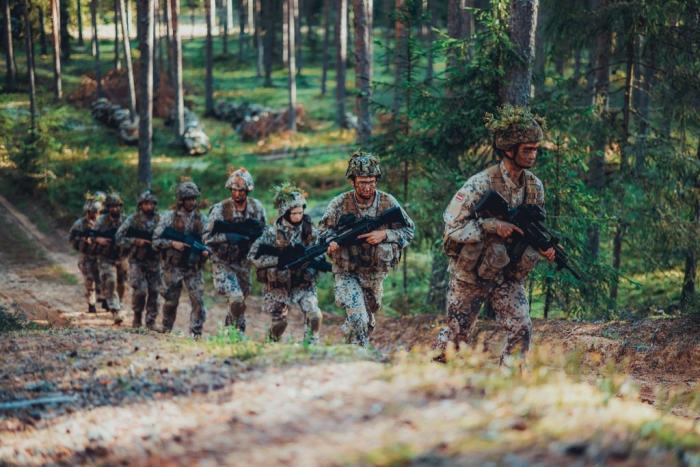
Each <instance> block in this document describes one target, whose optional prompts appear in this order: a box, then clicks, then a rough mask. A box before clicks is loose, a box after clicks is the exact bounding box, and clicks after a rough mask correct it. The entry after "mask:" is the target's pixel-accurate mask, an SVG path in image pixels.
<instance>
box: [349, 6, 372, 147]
mask: <svg viewBox="0 0 700 467" xmlns="http://www.w3.org/2000/svg"><path fill="white" fill-rule="evenodd" d="M352 3H353V10H354V16H353V18H354V23H355V87H356V88H357V95H356V97H355V112H356V113H357V120H358V128H357V142H358V143H359V144H360V145H365V144H367V142H368V141H369V138H370V137H371V136H372V115H371V109H370V104H371V102H372V0H352Z"/></svg>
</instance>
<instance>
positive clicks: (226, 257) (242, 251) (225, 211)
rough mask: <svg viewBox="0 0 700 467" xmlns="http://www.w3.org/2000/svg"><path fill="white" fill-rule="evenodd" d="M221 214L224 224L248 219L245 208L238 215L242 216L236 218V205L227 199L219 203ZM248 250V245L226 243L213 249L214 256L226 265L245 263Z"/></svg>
mask: <svg viewBox="0 0 700 467" xmlns="http://www.w3.org/2000/svg"><path fill="white" fill-rule="evenodd" d="M248 203H250V200H248ZM221 214H222V215H223V218H224V221H226V222H241V221H244V220H246V219H248V207H246V210H245V211H243V212H241V213H240V214H242V215H240V216H236V205H235V203H234V201H233V200H232V199H231V198H229V199H227V200H225V201H222V202H221ZM249 250H250V244H249V243H246V244H236V245H231V244H230V243H228V242H226V243H221V244H219V245H217V246H216V247H215V248H214V252H215V253H216V256H217V257H218V258H220V259H222V260H223V261H225V262H227V263H243V262H245V261H247V256H248V251H249Z"/></svg>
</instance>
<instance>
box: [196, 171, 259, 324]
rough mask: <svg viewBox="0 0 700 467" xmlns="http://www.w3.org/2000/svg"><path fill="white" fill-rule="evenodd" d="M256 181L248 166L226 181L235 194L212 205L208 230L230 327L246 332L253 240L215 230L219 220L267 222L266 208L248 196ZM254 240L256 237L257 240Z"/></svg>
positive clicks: (207, 240)
mask: <svg viewBox="0 0 700 467" xmlns="http://www.w3.org/2000/svg"><path fill="white" fill-rule="evenodd" d="M254 187H255V184H254V183H253V177H252V176H251V175H250V173H249V172H248V171H247V170H246V169H238V170H236V171H235V172H233V173H231V175H230V176H229V178H228V180H226V188H227V189H228V190H231V197H230V198H228V199H225V200H223V201H221V202H220V203H217V204H215V205H214V206H212V208H211V211H209V216H208V218H209V221H208V223H207V227H206V229H205V231H204V240H205V243H206V244H207V245H208V246H211V247H212V249H213V251H214V255H213V261H214V265H213V277H214V288H215V289H216V291H217V293H218V294H220V295H225V296H226V299H227V301H228V306H229V309H228V313H227V314H226V320H225V324H226V326H236V328H237V329H238V331H239V332H241V333H245V310H246V304H245V300H246V298H247V297H248V294H249V293H250V268H251V264H250V261H249V260H248V250H250V245H251V243H252V241H249V240H250V239H248V238H243V237H241V236H240V235H238V234H235V233H216V234H214V233H213V230H214V223H215V222H216V221H225V222H242V221H245V220H248V219H251V220H253V221H256V222H259V223H260V225H261V227H262V226H264V225H265V223H266V220H265V208H264V207H263V205H262V203H261V202H260V201H258V200H257V199H255V198H252V197H250V196H248V194H249V193H250V192H251V191H253V188H254ZM253 240H254V239H253Z"/></svg>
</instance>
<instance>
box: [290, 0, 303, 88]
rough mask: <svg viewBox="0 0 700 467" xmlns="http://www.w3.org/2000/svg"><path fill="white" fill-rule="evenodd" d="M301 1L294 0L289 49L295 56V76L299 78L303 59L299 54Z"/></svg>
mask: <svg viewBox="0 0 700 467" xmlns="http://www.w3.org/2000/svg"><path fill="white" fill-rule="evenodd" d="M301 1H303V0H294V2H293V4H294V31H293V32H294V47H292V48H291V49H289V51H290V52H289V53H293V54H294V55H295V56H296V66H295V68H296V70H297V76H301V70H302V67H303V66H304V59H303V57H302V54H301V46H302V39H301V15H300V14H299V10H300V8H299V2H301Z"/></svg>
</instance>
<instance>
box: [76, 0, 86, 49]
mask: <svg viewBox="0 0 700 467" xmlns="http://www.w3.org/2000/svg"><path fill="white" fill-rule="evenodd" d="M75 3H76V9H75V14H76V16H77V19H78V45H79V46H80V47H83V46H84V45H85V41H84V40H83V10H82V5H81V3H83V2H82V0H76V2H75Z"/></svg>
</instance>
